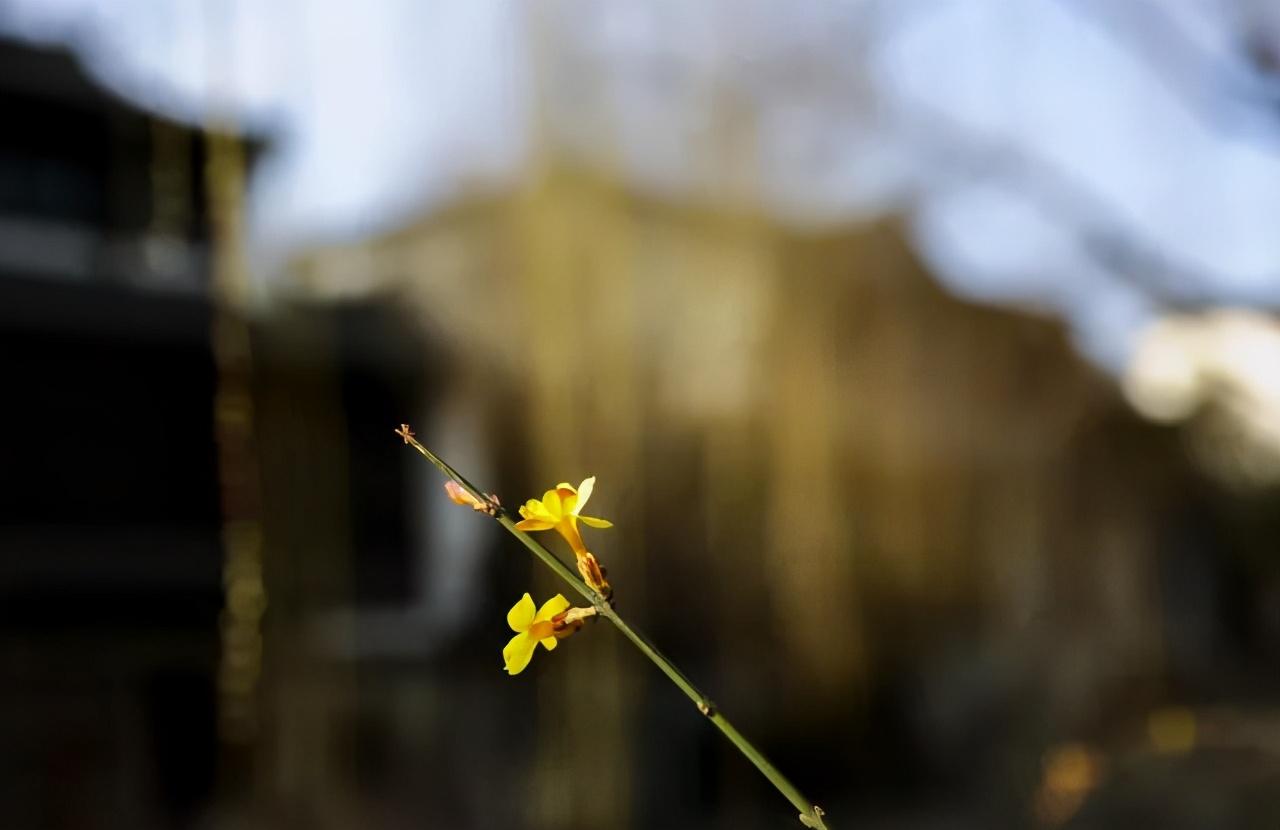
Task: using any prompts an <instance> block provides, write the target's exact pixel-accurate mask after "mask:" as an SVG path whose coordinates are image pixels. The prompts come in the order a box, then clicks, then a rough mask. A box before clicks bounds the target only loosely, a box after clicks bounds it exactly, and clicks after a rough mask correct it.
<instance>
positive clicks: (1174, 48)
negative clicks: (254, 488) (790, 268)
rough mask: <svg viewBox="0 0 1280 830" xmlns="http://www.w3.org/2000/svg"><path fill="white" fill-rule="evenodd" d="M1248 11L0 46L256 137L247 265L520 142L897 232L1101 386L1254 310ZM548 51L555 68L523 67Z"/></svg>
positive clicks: (69, 36) (471, 14) (351, 18)
mask: <svg viewBox="0 0 1280 830" xmlns="http://www.w3.org/2000/svg"><path fill="white" fill-rule="evenodd" d="M1277 5H1280V4H1277ZM570 6H571V7H570ZM533 8H539V9H541V10H542V12H541V16H540V17H538V18H534V17H533V16H531V14H530V12H529V10H530V9H533ZM1273 9H1274V6H1269V5H1268V4H1267V3H1265V2H1260V0H1240V1H1239V2H1235V3H1231V2H1225V0H1224V2H1213V1H1212V0H1124V2H1121V0H844V1H843V2H837V0H797V1H796V2H792V3H777V2H766V1H765V0H706V2H703V3H698V4H690V3H687V2H683V0H652V2H649V3H646V4H643V5H641V4H636V3H634V2H626V1H625V0H596V2H594V3H592V4H590V6H583V5H581V4H565V3H545V4H542V5H540V6H534V5H533V4H515V3H510V2H503V0H465V1H464V0H455V1H454V2H428V1H427V0H381V1H380V2H366V3H361V4H354V3H349V2H339V0H274V2H270V3H263V2H255V0H0V31H6V32H9V33H11V34H14V35H17V36H20V37H24V38H27V39H31V40H35V41H39V42H44V43H53V44H63V45H67V46H69V47H70V48H72V49H73V50H74V51H75V52H76V53H77V55H78V56H79V57H80V58H81V59H82V60H83V62H84V63H85V65H86V66H87V68H88V69H89V71H90V72H91V73H92V74H93V75H95V76H96V77H97V78H98V79H99V80H101V81H102V82H103V83H104V84H105V85H107V86H109V87H111V88H112V89H114V90H116V91H118V92H119V93H121V94H122V95H124V96H126V97H128V98H130V99H133V100H135V101H137V102H139V103H140V104H143V105H145V106H148V107H152V108H155V109H157V110H160V111H163V112H165V113H167V114H170V115H174V116H177V117H180V118H183V119H186V120H190V121H194V122H198V121H202V120H204V119H206V118H208V117H210V115H211V114H212V113H222V114H229V115H231V116H232V117H234V118H235V119H236V120H237V121H238V122H239V123H242V124H245V125H247V126H248V127H249V128H250V129H251V130H254V131H257V132H260V133H264V134H267V135H269V136H270V137H271V140H272V142H273V143H272V151H271V153H270V155H269V156H268V157H267V158H266V160H265V161H264V163H263V166H262V168H261V169H260V171H259V176H258V178H257V180H256V182H255V185H254V189H253V192H252V202H251V217H252V237H253V240H254V245H255V248H256V250H257V251H258V253H259V254H260V255H261V256H262V261H264V262H268V263H270V262H278V261H281V258H282V257H283V256H284V255H285V254H287V253H288V252H289V251H293V250H299V249H302V248H305V247H306V246H308V245H312V244H316V243H320V242H332V241H343V240H354V239H359V238H361V237H362V236H364V235H367V234H370V233H377V232H381V231H387V230H391V229H394V228H396V227H398V226H399V225H401V224H403V223H406V222H408V221H410V220H411V219H412V218H413V217H414V216H416V215H418V214H421V213H422V212H425V211H428V210H431V209H433V208H435V207H440V206H443V205H445V204H447V203H448V202H449V200H450V199H452V198H454V197H456V196H458V195H459V194H461V193H463V192H468V191H470V190H473V189H475V188H476V187H489V188H501V187H503V186H507V185H510V184H511V183H512V182H514V181H515V180H516V177H517V176H518V175H519V174H520V171H521V166H522V162H523V160H524V159H525V158H526V157H527V154H528V152H529V148H530V147H531V146H532V142H533V140H534V134H535V130H536V129H537V128H539V119H540V118H541V119H542V123H541V129H547V130H549V131H550V134H551V135H552V136H553V137H554V138H555V140H557V141H562V142H564V143H565V144H566V145H567V146H573V147H577V148H578V149H579V150H580V151H581V153H582V154H583V155H584V156H585V157H588V158H589V157H590V156H591V155H592V154H593V153H601V154H605V153H607V154H608V156H609V159H610V160H612V162H613V163H620V164H621V166H622V168H623V171H624V173H625V174H626V175H627V176H628V178H629V179H630V181H631V182H632V185H633V186H634V187H636V188H638V189H641V190H652V191H654V192H656V193H659V194H667V195H670V196H672V197H675V198H682V199H693V200H708V201H714V200H715V199H717V198H723V197H724V196H725V194H729V195H730V196H732V195H733V194H734V193H735V189H736V188H744V187H746V188H750V189H751V191H752V192H753V193H758V194H760V195H761V197H762V198H763V199H764V201H765V204H766V206H767V208H768V209H769V210H770V211H771V212H772V213H774V214H775V215H776V216H777V218H778V220H779V221H781V222H785V223H788V224H793V225H796V226H800V227H819V226H831V225H839V224H841V223H848V222H853V221H860V220H864V219H868V218H873V217H875V216H878V215H882V214H885V213H890V212H892V213H901V214H905V215H906V216H907V217H908V220H909V227H910V231H911V234H912V239H913V241H914V243H915V245H916V247H917V249H918V250H919V252H920V253H921V254H922V256H923V257H924V258H925V260H926V261H927V262H928V264H929V265H930V267H931V268H933V270H934V271H935V272H936V274H937V275H938V278H939V279H940V280H941V281H942V282H943V283H944V284H945V285H947V286H948V287H949V288H950V289H951V290H952V291H954V292H956V293H957V294H960V295H963V296H966V297H971V298H975V299H979V300H982V301H986V302H992V303H1005V304H1017V305H1020V306H1030V307H1034V308H1038V309H1043V310H1045V311H1048V312H1051V313H1055V314H1059V315H1061V316H1062V317H1064V318H1065V319H1066V320H1068V321H1069V322H1070V325H1071V329H1072V331H1073V332H1074V335H1075V338H1076V341H1077V342H1078V344H1079V345H1080V347H1081V350H1082V351H1083V353H1084V354H1085V355H1087V356H1088V357H1090V358H1091V359H1093V360H1094V361H1096V362H1097V363H1098V364H1100V365H1102V366H1104V367H1108V368H1111V369H1114V370H1117V371H1118V370H1119V369H1120V368H1121V367H1123V366H1124V365H1125V364H1126V362H1127V361H1128V360H1129V358H1130V356H1131V354H1132V352H1133V349H1134V347H1135V346H1134V344H1135V337H1136V333H1137V332H1138V331H1139V330H1140V329H1141V328H1142V326H1143V325H1144V324H1145V323H1147V322H1149V321H1151V320H1152V319H1154V318H1155V317H1157V316H1159V315H1160V314H1162V313H1164V312H1165V311H1166V310H1167V309H1168V308H1169V307H1171V306H1179V305H1187V304H1190V305H1205V304H1209V305H1235V304H1246V303H1248V304H1255V305H1265V306H1271V307H1274V306H1275V305H1276V304H1277V303H1280V232H1278V229H1277V226H1278V225H1280V222H1278V221H1277V218H1278V217H1280V75H1272V76H1270V77H1268V76H1267V75H1266V74H1265V73H1262V72H1259V71H1257V70H1256V67H1253V66H1251V65H1249V64H1248V63H1247V61H1245V60H1244V58H1243V55H1245V54H1246V53H1245V52H1244V51H1243V50H1242V49H1241V43H1242V41H1244V40H1247V38H1248V37H1249V36H1256V37H1257V38H1259V39H1263V38H1264V37H1265V36H1267V35H1266V34H1265V33H1268V32H1269V33H1270V35H1269V36H1270V37H1271V40H1270V41H1269V42H1270V43H1273V44H1280V13H1277V12H1276V11H1273ZM1247 14H1253V15H1256V17H1252V18H1250V17H1246V15H1247ZM535 24H537V25H535ZM549 32H550V33H552V34H551V35H550V36H549V35H548V33H549ZM1251 33H1252V34H1251ZM549 37H551V38H553V40H554V43H555V44H556V54H557V56H558V57H557V58H556V59H555V60H552V61H551V62H549V63H548V62H537V61H535V60H534V59H533V54H534V50H535V49H536V48H538V47H539V46H540V45H541V46H543V47H545V44H546V43H547V42H548V38H549ZM1263 42H1265V41H1263ZM726 92H728V93H729V94H730V95H731V97H732V98H733V100H736V101H741V102H742V103H743V106H744V107H746V108H747V109H748V110H750V111H751V112H752V113H753V114H754V119H755V120H754V123H755V124H756V126H757V128H758V130H759V138H758V146H757V147H756V148H755V154H756V155H755V156H754V157H753V158H752V159H751V164H749V165H748V167H749V168H750V171H749V173H748V174H744V172H743V169H742V167H741V165H738V166H734V165H733V164H731V163H730V162H729V161H724V160H721V159H719V158H717V156H716V154H715V152H714V148H713V147H708V146H707V144H706V140H705V139H706V136H707V135H708V133H709V132H710V131H711V129H712V127H713V126H714V125H713V124H711V123H709V121H708V119H709V118H710V117H711V113H712V112H713V110H712V108H711V107H709V105H708V101H709V100H710V99H711V96H713V95H719V96H723V95H724V94H725V93H726ZM535 101H536V102H537V104H538V105H539V106H535ZM538 113H542V115H538ZM548 121H549V122H550V123H549V125H548V124H547V123H546V122H548ZM602 124H604V125H605V126H606V131H607V133H608V134H609V135H610V136H611V138H612V140H611V142H610V143H609V146H608V147H607V148H601V146H600V142H599V141H598V140H597V139H598V136H599V135H600V134H601V132H600V131H601V125H602ZM270 271H271V269H270V268H268V269H267V272H268V273H270Z"/></svg>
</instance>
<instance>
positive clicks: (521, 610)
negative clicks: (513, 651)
mask: <svg viewBox="0 0 1280 830" xmlns="http://www.w3.org/2000/svg"><path fill="white" fill-rule="evenodd" d="M544 607H545V606H544ZM533 618H534V605H533V597H531V596H529V595H528V594H525V595H524V596H522V597H520V601H519V602H517V603H516V604H515V605H513V606H511V610H510V611H508V612H507V625H509V626H511V630H512V631H528V630H529V626H531V625H533Z"/></svg>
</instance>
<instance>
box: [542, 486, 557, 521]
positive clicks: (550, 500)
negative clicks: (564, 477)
mask: <svg viewBox="0 0 1280 830" xmlns="http://www.w3.org/2000/svg"><path fill="white" fill-rule="evenodd" d="M542 508H543V509H544V510H546V511H547V514H548V515H549V516H551V517H552V518H554V519H556V520H559V519H560V516H561V515H562V512H561V505H560V494H559V493H558V492H556V491H555V490H548V491H547V492H545V493H543V494H542Z"/></svg>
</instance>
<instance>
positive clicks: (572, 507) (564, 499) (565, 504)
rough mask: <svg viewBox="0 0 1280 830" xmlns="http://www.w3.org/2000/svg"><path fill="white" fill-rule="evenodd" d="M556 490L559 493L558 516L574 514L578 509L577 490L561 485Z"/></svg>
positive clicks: (566, 516)
mask: <svg viewBox="0 0 1280 830" xmlns="http://www.w3.org/2000/svg"><path fill="white" fill-rule="evenodd" d="M556 492H557V493H559V494H560V518H562V519H564V518H568V517H570V516H572V515H574V514H575V513H576V512H577V510H578V491H577V490H574V489H573V488H572V487H568V488H566V487H565V486H564V485H561V486H560V487H559V488H558V489H557V490H556Z"/></svg>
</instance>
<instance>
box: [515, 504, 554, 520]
mask: <svg viewBox="0 0 1280 830" xmlns="http://www.w3.org/2000/svg"><path fill="white" fill-rule="evenodd" d="M520 515H521V516H524V517H525V518H526V519H548V520H550V521H551V522H552V523H554V522H556V521H557V520H558V519H559V518H560V517H559V516H553V515H551V513H549V512H548V511H547V508H546V507H545V506H544V505H543V504H542V502H540V501H538V500H537V499H529V500H528V501H527V502H525V503H524V504H522V505H521V506H520Z"/></svg>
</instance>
